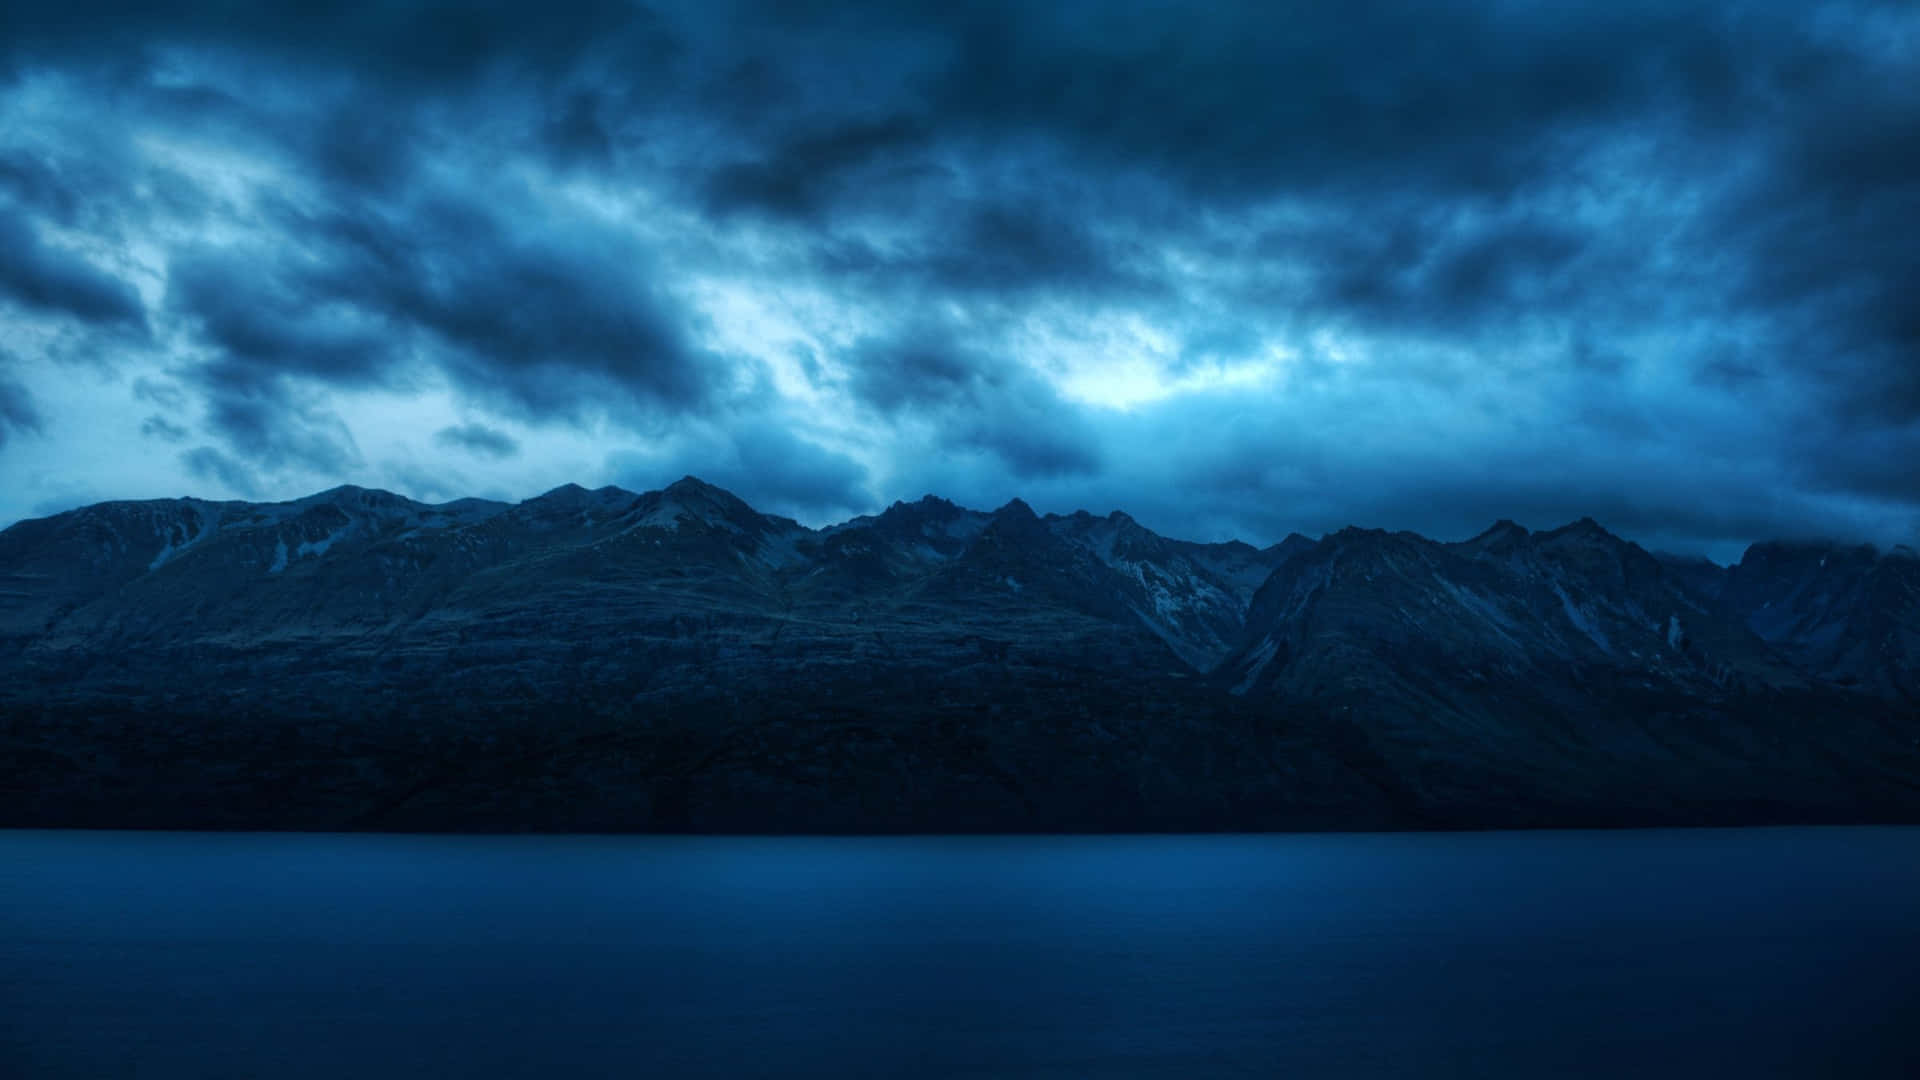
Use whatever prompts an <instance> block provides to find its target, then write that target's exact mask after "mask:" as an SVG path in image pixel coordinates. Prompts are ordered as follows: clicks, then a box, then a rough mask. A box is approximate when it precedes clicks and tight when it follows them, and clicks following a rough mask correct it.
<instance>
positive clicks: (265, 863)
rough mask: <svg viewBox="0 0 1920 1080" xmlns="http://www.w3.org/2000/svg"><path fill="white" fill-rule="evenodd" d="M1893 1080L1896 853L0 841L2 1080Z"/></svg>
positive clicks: (1917, 858)
mask: <svg viewBox="0 0 1920 1080" xmlns="http://www.w3.org/2000/svg"><path fill="white" fill-rule="evenodd" d="M756 1075H765V1076H832V1077H859V1076H875V1077H894V1076H912V1077H916V1078H930V1077H943V1076H978V1077H1104V1076H1153V1077H1204V1076H1261V1077H1266V1076H1305V1077H1320V1076H1343V1075H1351V1076H1455V1075H1458V1076H1501V1077H1505V1076H1512V1077H1549V1076H1700V1077H1746V1076H1821V1077H1825V1076H1920V830H1912V829H1764V830H1729V831H1671V832H1612V833H1588V832H1573V833H1526V834H1514V833H1506V834H1480V835H1429V836H1413V835H1408V836H1379V835H1367V836H1259V837H1108V838H1021V839H1006V838H942V839H930V838H916V839H801V840H788V839H781V840H772V839H658V838H603V837H584V838H583V837H574V838H441V837H376V836H316V835H258V834H252V835H198V834H139V835H136V834H120V833H92V834H87V833H3V832H0V1076H4V1077H7V1078H9V1080H12V1078H37V1077H69V1076H70V1077H142V1078H145V1077H162V1078H173V1077H194V1078H201V1077H274V1078H292V1077H327V1078H329V1080H332V1078H340V1077H388V1076H393V1077H430V1076H480V1077H488V1076H515V1077H520V1076H524V1077H542V1078H546V1077H557V1076H635V1077H640V1076H654V1077H672V1076H756Z"/></svg>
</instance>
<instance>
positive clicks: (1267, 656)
mask: <svg viewBox="0 0 1920 1080" xmlns="http://www.w3.org/2000/svg"><path fill="white" fill-rule="evenodd" d="M1279 651H1280V645H1279V643H1277V642H1275V641H1274V640H1273V635H1272V634H1268V635H1267V636H1266V637H1264V638H1262V639H1261V640H1260V645H1259V647H1258V648H1255V649H1254V650H1253V655H1252V656H1249V657H1248V658H1247V674H1246V677H1245V678H1243V679H1241V680H1240V681H1239V682H1237V683H1235V684H1234V685H1233V693H1234V694H1236V695H1244V694H1246V692H1247V691H1249V690H1251V689H1253V684H1254V683H1256V682H1258V681H1259V680H1260V675H1261V673H1262V672H1264V671H1266V670H1267V665H1268V664H1271V663H1273V658H1274V655H1275V654H1277V653H1278V652H1279Z"/></svg>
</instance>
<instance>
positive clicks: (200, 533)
mask: <svg viewBox="0 0 1920 1080" xmlns="http://www.w3.org/2000/svg"><path fill="white" fill-rule="evenodd" d="M197 517H198V518H199V528H198V529H196V530H195V531H194V533H193V534H192V535H191V536H188V535H185V534H186V528H187V527H186V525H185V523H181V524H180V526H179V529H178V532H176V531H175V528H174V526H172V525H169V526H167V528H166V533H165V535H166V538H167V544H166V546H165V547H163V548H161V549H160V551H159V553H158V554H156V555H155V556H154V557H153V561H152V562H150V563H148V564H147V571H148V572H149V573H151V572H152V571H155V570H158V569H160V568H161V567H162V566H165V565H166V564H167V563H168V562H169V561H170V560H172V559H173V558H174V556H176V555H179V554H180V553H182V552H184V551H186V550H187V549H188V548H191V547H193V546H194V545H195V544H198V543H199V542H200V541H202V540H205V539H206V538H207V537H209V536H212V535H213V534H214V533H215V532H216V531H218V530H219V528H220V522H219V520H218V519H217V518H216V517H215V516H214V515H212V514H199V515H197ZM176 538H178V543H176V542H175V540H176Z"/></svg>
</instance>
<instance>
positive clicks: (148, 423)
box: [140, 413, 191, 443]
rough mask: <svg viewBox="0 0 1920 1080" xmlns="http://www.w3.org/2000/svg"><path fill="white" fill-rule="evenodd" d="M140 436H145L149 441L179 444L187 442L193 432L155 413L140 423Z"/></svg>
mask: <svg viewBox="0 0 1920 1080" xmlns="http://www.w3.org/2000/svg"><path fill="white" fill-rule="evenodd" d="M140 434H142V435H145V436H146V437H147V438H149V439H159V440H161V441H162V442H170V443H178V442H186V441H187V437H188V436H189V435H190V434H191V432H189V431H187V429H186V428H183V427H181V426H180V425H179V424H176V423H174V422H173V421H171V420H168V419H167V418H166V417H164V416H161V415H159V414H158V413H155V414H154V415H152V416H149V417H147V418H146V419H145V420H142V421H141V422H140Z"/></svg>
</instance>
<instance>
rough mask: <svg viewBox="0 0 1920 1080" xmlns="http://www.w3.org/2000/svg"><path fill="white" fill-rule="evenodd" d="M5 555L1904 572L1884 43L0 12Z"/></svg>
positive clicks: (884, 12) (1912, 512)
mask: <svg viewBox="0 0 1920 1080" xmlns="http://www.w3.org/2000/svg"><path fill="white" fill-rule="evenodd" d="M6 20H7V27H6V31H5V33H4V35H0V524H5V523H8V522H11V521H14V520H17V519H20V518H24V517H33V516H40V515H44V514H48V513H54V512H58V511H61V510H65V509H68V508H71V507H74V506H78V505H82V504H85V503H89V502H93V501H98V500H101V499H109V498H154V497H173V496H179V495H195V496H200V497H205V498H248V499H279V498H291V497H297V496H300V495H304V494H308V493H311V492H313V491H317V490H320V489H323V488H328V487H333V486H336V485H338V484H342V483H352V484H359V485H363V486H368V487H381V488H386V489H389V490H393V491H398V492H401V493H403V494H406V495H409V496H412V497H415V498H420V499H426V500H430V501H439V500H445V499H450V498H456V497H461V496H467V495H480V496H489V497H495V498H505V499H519V498H525V497H528V496H531V495H534V494H537V493H539V492H541V491H544V490H547V489H550V488H552V487H555V486H558V485H560V484H563V483H568V482H574V483H580V484H583V485H586V486H589V487H595V486H599V485H602V484H618V485H620V486H623V487H628V488H632V489H634V490H646V489H650V488H657V487H660V486H663V485H665V484H666V483H669V482H671V481H672V480H675V479H677V478H679V477H680V476H681V475H683V474H694V475H698V476H700V477H702V478H704V479H706V480H708V481H711V482H713V483H716V484H720V485H721V486H724V487H727V488H729V489H730V490H733V491H734V492H736V493H737V494H739V495H741V496H742V497H744V498H746V499H747V500H748V501H750V502H752V503H753V504H755V505H756V506H758V507H759V508H760V509H762V510H766V511H769V512H775V513H781V514H785V515H788V516H791V517H795V518H797V519H799V520H800V521H802V522H805V523H808V524H813V525H818V524H824V523H827V522H831V521H836V520H842V519H844V518H846V517H849V516H852V515H855V514H859V513H864V512H870V511H873V510H875V509H878V508H880V507H884V506H885V505H887V504H888V503H891V502H892V501H894V500H896V499H909V500H910V499H914V498H918V497H919V496H921V495H923V494H926V493H930V492H931V493H938V494H940V495H943V496H946V497H948V498H951V499H953V500H955V501H957V502H960V503H962V504H965V505H972V506H980V507H989V508H990V507H993V506H998V505H1000V504H1002V503H1004V502H1006V501H1007V500H1008V499H1010V498H1013V497H1015V496H1019V497H1023V498H1025V499H1026V500H1027V501H1028V502H1029V503H1030V504H1032V505H1033V506H1034V507H1035V508H1036V509H1038V510H1040V511H1042V512H1048V511H1057V512H1070V511H1072V510H1075V509H1080V508H1085V509H1088V510H1092V511H1094V512H1096V513H1105V512H1107V511H1109V510H1112V509H1116V508H1121V509H1125V510H1127V511H1129V512H1130V513H1132V514H1133V515H1134V516H1135V517H1136V518H1137V519H1139V520H1140V521H1141V522H1142V523H1144V524H1146V525H1148V526H1149V527H1151V528H1154V529H1156V530H1158V531H1161V532H1163V533H1167V534H1170V535H1176V536H1184V537H1190V538H1194V539H1202V540H1218V539H1225V538H1228V537H1236V536H1237V537H1240V538H1243V539H1247V540H1250V541H1253V542H1256V543H1268V542H1272V541H1275V540H1278V539H1280V538H1281V537H1283V536H1285V535H1286V534H1288V533H1290V532H1296V531H1297V532H1302V533H1306V534H1308V535H1318V534H1320V533H1322V532H1325V531H1330V530H1333V529H1338V528H1341V527H1343V526H1346V525H1349V524H1357V525H1363V526H1368V527H1382V528H1391V529H1412V530H1416V531H1419V532H1422V533H1424V534H1427V535H1429V536H1434V537H1436V538H1440V539H1457V538H1462V537H1465V536H1468V535H1471V534H1473V533H1476V532H1478V531H1480V530H1481V529H1483V528H1485V527H1486V526H1487V525H1488V524H1490V523H1491V522H1493V521H1494V520H1496V519H1500V518H1508V519H1513V520H1516V521H1519V522H1520V523H1522V524H1524V525H1528V526H1531V527H1535V528H1548V527H1553V526H1557V525H1561V524H1564V523H1566V522H1569V521H1572V520H1574V519H1576V518H1579V517H1582V516H1591V517H1594V518H1596V519H1597V520H1599V521H1600V522H1601V523H1602V524H1604V525H1606V526H1608V527H1609V528H1611V529H1613V530H1614V531H1616V532H1619V533H1621V534H1622V535H1625V536H1628V537H1630V538H1632V539H1635V540H1638V541H1640V542H1641V543H1643V544H1645V545H1647V546H1649V547H1656V548H1663V549H1667V550H1673V551H1682V552H1699V553H1705V554H1709V555H1711V556H1714V557H1716V558H1721V559H1723V560H1724V559H1727V558H1730V557H1737V555H1738V553H1739V551H1740V550H1741V549H1742V548H1743V547H1744V546H1745V545H1746V544H1747V543H1749V542H1751V541H1754V540H1758V539H1763V538H1774V537H1786V538H1791V537H1811V536H1826V537H1833V538H1838V539H1848V540H1854V539H1859V540H1869V541H1874V542H1878V543H1882V544H1891V543H1898V542H1908V543H1912V542H1916V540H1920V465H1916V464H1915V463H1916V462H1920V5H1913V4H1911V3H1907V2H1904V0H1902V2H1869V0H1860V2H1850V3H1839V4H1819V3H1805V2H1799V0H1795V2H1790V3H1718V4H1715V3H1699V4H1673V3H1671V2H1670V0H1656V2H1641V0H1607V2H1604V3H1593V4H1575V3H1569V4H1553V5H1539V4H1518V3H1516V4H1505V3H1499V2H1474V3H1435V2H1433V0H1408V2H1376V0H1343V2H1342V3H1338V4H1327V3H1318V2H1315V3H1304V2H1303V3H1291V4H1288V3H1273V2H1259V3H1233V2H1226V0H1219V2H1211V3H1206V4H1200V5H1192V4H1187V3H1174V2H1153V3H1140V2H1131V0H1097V2H1085V3H1077V2H1076V3H1060V2H1041V3H1033V2H1005V3H1002V2H995V0H983V2H977V3H967V4H953V3H950V2H946V0H940V2H920V0H888V2H884V3H845V2H831V3H828V2H814V0H697V2H688V3H663V4H645V5H643V4H638V3H627V2H621V0H604V2H602V0H590V2H580V3H572V2H569V3H563V4H551V5H538V4H507V3H497V2H489V0H464V2H461V3H408V4H400V3H391V4H351V3H305V2H297V3H287V4H275V5H266V4H254V3H243V2H238V0H222V2H214V0H202V2H198V3H192V2H188V3H167V2H147V3H131V4H130V3H125V2H121V3H112V4H96V3H94V2H93V0H57V2H45V3H41V2H36V0H17V2H14V3H10V4H8V6H7V17H6Z"/></svg>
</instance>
